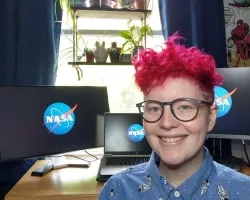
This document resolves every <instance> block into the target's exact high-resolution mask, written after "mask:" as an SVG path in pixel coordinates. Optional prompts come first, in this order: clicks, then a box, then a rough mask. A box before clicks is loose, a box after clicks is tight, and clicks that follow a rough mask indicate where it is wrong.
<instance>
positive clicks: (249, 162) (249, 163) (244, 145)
mask: <svg viewBox="0 0 250 200" xmlns="http://www.w3.org/2000/svg"><path fill="white" fill-rule="evenodd" d="M242 144H243V148H244V151H245V154H246V157H247V162H248V166H249V167H250V161H249V157H248V154H247V149H246V144H245V141H244V140H242Z"/></svg>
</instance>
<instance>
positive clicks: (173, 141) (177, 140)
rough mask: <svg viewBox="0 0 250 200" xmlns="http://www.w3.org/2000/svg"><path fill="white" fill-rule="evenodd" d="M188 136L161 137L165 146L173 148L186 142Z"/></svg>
mask: <svg viewBox="0 0 250 200" xmlns="http://www.w3.org/2000/svg"><path fill="white" fill-rule="evenodd" d="M186 137H187V135H181V136H175V137H164V136H162V137H161V136H159V138H160V140H161V142H163V143H164V144H165V145H169V146H173V145H180V144H181V143H183V142H184V140H185V138H186Z"/></svg>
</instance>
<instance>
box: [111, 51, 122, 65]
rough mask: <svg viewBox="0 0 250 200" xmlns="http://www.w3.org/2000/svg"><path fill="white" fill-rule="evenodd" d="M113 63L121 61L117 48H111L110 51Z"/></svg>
mask: <svg viewBox="0 0 250 200" xmlns="http://www.w3.org/2000/svg"><path fill="white" fill-rule="evenodd" d="M109 57H110V61H111V63H119V59H120V53H119V52H118V50H117V49H115V48H114V49H111V50H110V53H109Z"/></svg>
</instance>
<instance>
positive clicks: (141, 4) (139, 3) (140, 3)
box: [134, 0, 146, 10]
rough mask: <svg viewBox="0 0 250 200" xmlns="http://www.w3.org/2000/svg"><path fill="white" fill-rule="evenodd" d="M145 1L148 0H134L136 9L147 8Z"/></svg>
mask: <svg viewBox="0 0 250 200" xmlns="http://www.w3.org/2000/svg"><path fill="white" fill-rule="evenodd" d="M145 1H146V0H134V7H135V9H142V10H143V9H145Z"/></svg>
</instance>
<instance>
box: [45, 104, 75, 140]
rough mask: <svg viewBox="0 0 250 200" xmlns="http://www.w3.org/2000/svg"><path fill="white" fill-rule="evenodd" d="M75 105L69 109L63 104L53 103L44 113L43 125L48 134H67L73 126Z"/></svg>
mask: <svg viewBox="0 0 250 200" xmlns="http://www.w3.org/2000/svg"><path fill="white" fill-rule="evenodd" d="M76 107H77V105H75V106H74V107H73V108H70V107H69V106H68V105H66V104H64V103H53V104H51V105H50V106H49V107H48V108H47V109H46V110H45V112H44V116H43V120H44V125H45V126H46V128H47V129H48V130H49V133H54V134H55V135H64V134H66V133H68V132H69V131H70V130H71V129H72V128H73V126H74V124H75V115H74V110H75V109H76Z"/></svg>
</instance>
